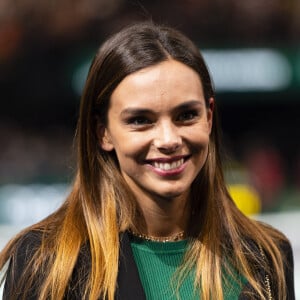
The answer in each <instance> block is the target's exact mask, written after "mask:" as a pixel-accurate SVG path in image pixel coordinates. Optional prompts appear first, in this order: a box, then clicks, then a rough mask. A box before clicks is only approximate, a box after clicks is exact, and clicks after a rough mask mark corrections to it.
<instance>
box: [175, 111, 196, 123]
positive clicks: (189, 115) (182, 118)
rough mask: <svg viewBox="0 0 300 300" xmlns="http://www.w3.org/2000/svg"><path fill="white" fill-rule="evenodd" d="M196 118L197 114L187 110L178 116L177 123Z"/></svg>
mask: <svg viewBox="0 0 300 300" xmlns="http://www.w3.org/2000/svg"><path fill="white" fill-rule="evenodd" d="M196 117H198V112H197V111H195V110H189V111H185V112H183V113H181V114H180V115H179V116H178V118H177V121H179V122H184V121H191V120H194V119H195V118H196Z"/></svg>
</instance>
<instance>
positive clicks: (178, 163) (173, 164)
mask: <svg viewBox="0 0 300 300" xmlns="http://www.w3.org/2000/svg"><path fill="white" fill-rule="evenodd" d="M183 163H184V159H183V158H181V159H179V160H177V161H173V162H171V163H167V162H165V163H163V162H156V161H155V162H153V163H152V165H153V166H154V167H155V168H157V169H161V170H163V171H170V170H174V169H177V168H179V167H180V166H182V165H183Z"/></svg>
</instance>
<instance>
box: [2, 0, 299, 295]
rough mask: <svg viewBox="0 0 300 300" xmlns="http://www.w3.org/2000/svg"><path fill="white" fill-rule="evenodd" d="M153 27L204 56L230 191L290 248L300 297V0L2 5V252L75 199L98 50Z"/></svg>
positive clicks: (86, 0) (18, 0)
mask: <svg viewBox="0 0 300 300" xmlns="http://www.w3.org/2000/svg"><path fill="white" fill-rule="evenodd" d="M149 19H152V20H154V21H155V22H159V23H164V24H167V25H171V26H174V27H176V28H177V29H179V30H181V31H183V32H184V33H185V34H186V35H188V36H189V37H190V38H191V39H192V40H194V41H195V42H196V44H197V45H198V46H199V49H201V51H202V53H203V55H204V57H205V59H206V61H207V64H208V67H209V69H210V72H211V74H212V77H213V79H214V84H215V87H216V92H217V103H218V109H219V114H220V117H221V125H222V128H223V144H224V162H225V167H226V178H227V182H228V186H229V189H230V192H231V194H232V196H233V198H234V199H235V201H236V203H237V205H238V206H239V207H240V209H241V210H243V211H244V212H245V213H246V214H248V215H251V216H253V217H255V218H259V219H262V220H264V221H267V222H268V223H270V224H271V225H273V226H275V227H277V228H278V229H280V230H282V231H283V232H284V233H285V234H286V235H287V236H288V237H289V238H290V239H291V242H292V246H293V248H294V253H295V263H296V272H295V276H296V278H295V281H296V292H297V296H298V297H300V291H299V289H300V236H299V234H297V233H296V228H299V226H300V151H299V150H300V133H299V130H300V117H299V113H300V2H299V1H297V0H265V1H261V0H251V1H239V0H227V1H222V0H201V1H199V0H186V1H182V0H181V1H180V0H173V1H164V0H160V1H157V0H151V1H150V0H147V1H145V0H143V1H142V0H141V1H134V0H132V1H125V0H72V1H71V0H59V1H58V0H52V1H34V0H14V1H11V0H0V91H1V109H0V144H1V146H0V247H1V248H2V247H3V245H4V243H5V242H6V241H7V240H8V239H9V237H11V236H12V234H14V233H15V232H16V231H17V230H19V229H20V228H22V227H24V226H27V225H29V224H31V223H33V222H36V221H37V220H39V219H41V218H42V217H44V216H46V215H47V214H48V213H49V212H51V211H53V210H54V209H55V208H57V207H58V205H59V204H60V203H61V202H62V201H63V199H64V197H65V196H66V194H67V193H68V189H69V186H70V184H71V182H72V178H73V175H74V172H75V167H76V166H75V159H74V157H75V155H74V149H73V137H74V131H75V127H76V119H77V116H78V106H79V101H80V95H81V91H82V87H83V85H84V81H85V78H86V74H87V71H88V67H89V64H90V62H91V59H92V57H93V55H94V54H95V51H96V49H97V48H98V46H99V45H100V44H101V43H102V41H103V40H104V39H105V38H107V37H108V36H109V35H110V34H112V33H114V32H116V31H118V30H119V29H121V28H122V27H124V26H126V25H128V24H132V23H134V22H137V21H141V20H149ZM299 299H300V298H299Z"/></svg>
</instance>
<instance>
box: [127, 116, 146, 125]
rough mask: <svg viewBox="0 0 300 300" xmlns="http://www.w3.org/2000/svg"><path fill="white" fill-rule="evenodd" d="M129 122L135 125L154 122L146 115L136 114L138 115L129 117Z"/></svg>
mask: <svg viewBox="0 0 300 300" xmlns="http://www.w3.org/2000/svg"><path fill="white" fill-rule="evenodd" d="M127 123H128V124H129V125H133V126H145V125H150V124H151V123H152V122H151V120H149V119H148V118H146V117H143V116H136V117H132V118H129V119H128V121H127Z"/></svg>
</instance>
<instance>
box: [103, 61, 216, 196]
mask: <svg viewBox="0 0 300 300" xmlns="http://www.w3.org/2000/svg"><path fill="white" fill-rule="evenodd" d="M212 110H213V99H210V106H209V108H207V107H206V105H205V100H204V96H203V91H202V85H201V81H200V79H199V76H198V74H197V73H196V72H195V71H194V70H193V69H191V68H189V67H188V66H186V65H184V64H182V63H180V62H177V61H175V60H168V61H165V62H162V63H160V64H157V65H155V66H152V67H148V68H145V69H142V70H140V71H138V72H135V73H133V74H131V75H129V76H127V77H125V78H124V79H123V81H122V82H121V83H120V84H119V85H118V86H117V88H116V89H115V90H114V92H113V94H112V96H111V99H110V106H109V109H108V122H107V125H106V127H105V128H103V127H101V126H99V128H98V136H99V137H100V144H101V147H102V148H103V149H104V150H106V151H113V150H114V151H115V153H116V155H117V158H118V161H119V165H120V170H121V173H122V175H123V177H124V178H125V180H126V182H127V183H128V185H129V187H130V188H131V189H132V191H133V192H134V194H135V196H136V197H137V199H141V198H143V197H144V196H146V195H147V196H148V197H149V196H150V197H152V198H153V197H155V198H157V197H158V198H168V199H171V198H174V197H178V196H182V195H186V194H187V193H188V191H189V189H190V186H191V184H192V182H193V180H194V179H195V177H196V176H197V174H198V173H199V171H200V170H201V168H202V167H203V165H204V163H205V161H206V157H207V153H208V143H209V135H210V132H211V127H212Z"/></svg>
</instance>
